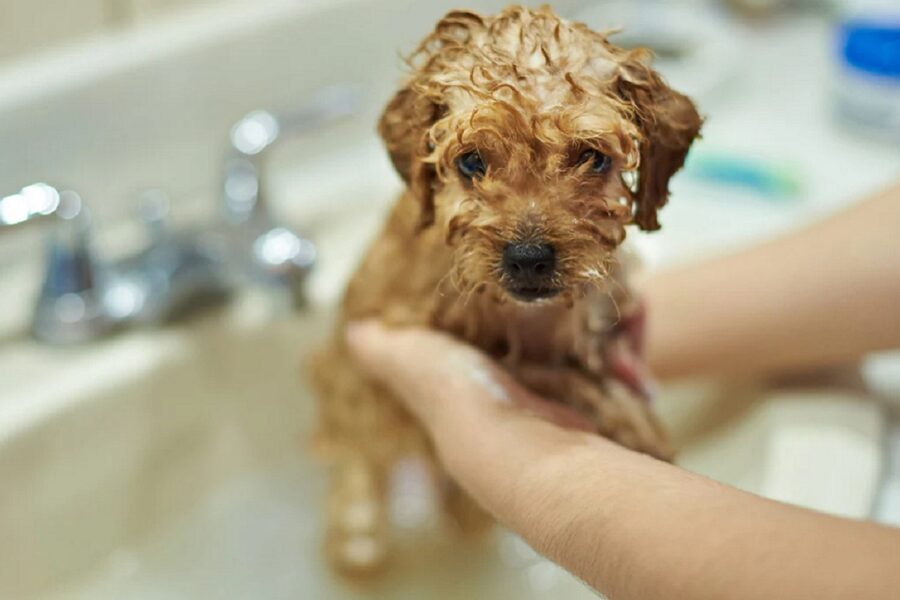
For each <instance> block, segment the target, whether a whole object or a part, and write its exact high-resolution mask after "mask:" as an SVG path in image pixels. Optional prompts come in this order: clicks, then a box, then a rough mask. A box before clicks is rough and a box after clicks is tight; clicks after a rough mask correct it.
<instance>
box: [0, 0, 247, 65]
mask: <svg viewBox="0 0 900 600" xmlns="http://www.w3.org/2000/svg"><path fill="white" fill-rule="evenodd" d="M226 1H249V0H0V63H2V62H5V61H8V60H11V59H15V58H17V57H22V56H24V55H27V54H28V53H29V52H36V51H39V50H42V49H46V48H48V47H52V46H55V45H61V44H65V43H66V42H69V41H72V40H76V39H78V38H83V37H85V36H88V35H91V34H92V33H97V32H101V31H104V30H108V29H116V28H122V27H131V26H134V25H137V24H140V23H142V22H145V21H147V20H148V19H153V18H156V17H159V16H163V15H166V14H171V13H173V12H174V11H177V10H178V9H180V8H184V7H186V6H189V5H191V4H201V3H202V4H210V3H214V2H226Z"/></svg>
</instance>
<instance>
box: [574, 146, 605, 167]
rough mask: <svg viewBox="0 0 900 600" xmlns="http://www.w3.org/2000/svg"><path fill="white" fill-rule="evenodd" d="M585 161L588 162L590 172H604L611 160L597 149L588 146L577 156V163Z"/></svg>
mask: <svg viewBox="0 0 900 600" xmlns="http://www.w3.org/2000/svg"><path fill="white" fill-rule="evenodd" d="M585 163H590V165H591V172H593V173H605V172H606V171H607V170H608V169H609V166H610V164H612V160H611V159H610V158H609V157H608V156H607V155H605V154H603V153H602V152H600V151H599V150H594V149H593V148H588V149H587V150H585V151H584V152H582V153H581V155H580V156H579V157H578V164H579V165H583V164H585Z"/></svg>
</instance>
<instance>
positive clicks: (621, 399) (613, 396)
mask: <svg viewBox="0 0 900 600" xmlns="http://www.w3.org/2000/svg"><path fill="white" fill-rule="evenodd" d="M604 388H605V389H604V391H603V392H602V393H599V392H598V391H594V390H590V392H589V393H587V394H584V395H582V399H587V400H588V404H589V409H590V412H591V413H592V417H593V420H594V421H595V422H596V423H597V428H598V431H599V433H600V434H601V435H603V436H604V437H607V438H609V439H611V440H613V441H615V442H618V443H619V444H621V445H623V446H625V447H626V448H630V449H632V450H637V451H638V452H643V453H645V454H649V455H650V456H653V457H655V458H658V459H660V460H665V461H671V460H672V459H673V458H674V456H675V453H674V452H673V450H672V448H671V446H670V445H669V441H668V439H667V436H666V432H665V429H664V428H663V426H662V425H661V424H660V422H659V419H657V417H656V415H655V414H654V413H653V409H652V407H651V406H650V403H649V402H648V401H647V400H645V399H644V398H642V397H640V396H638V395H637V394H636V393H635V392H634V391H632V390H631V389H629V388H628V387H627V386H625V385H623V384H621V383H619V382H617V381H615V380H612V381H607V382H605V385H604Z"/></svg>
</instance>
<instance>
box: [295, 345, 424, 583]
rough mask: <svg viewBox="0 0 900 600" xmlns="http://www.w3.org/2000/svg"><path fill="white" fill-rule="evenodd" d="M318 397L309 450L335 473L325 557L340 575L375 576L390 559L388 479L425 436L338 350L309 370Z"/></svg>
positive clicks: (327, 353)
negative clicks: (313, 437) (315, 426)
mask: <svg viewBox="0 0 900 600" xmlns="http://www.w3.org/2000/svg"><path fill="white" fill-rule="evenodd" d="M310 366H311V379H312V382H313V384H314V386H315V387H316V388H317V392H318V394H317V395H318V397H319V431H318V432H317V434H316V440H315V443H314V448H315V449H316V450H317V451H318V453H319V454H320V455H322V456H323V457H324V458H326V459H327V460H328V462H329V463H331V465H332V473H331V483H330V489H329V494H328V526H327V531H326V540H325V550H326V554H327V557H328V559H329V561H330V562H331V565H332V566H333V567H334V568H335V569H336V570H337V571H339V572H341V573H343V574H346V575H351V576H356V575H367V574H373V573H377V572H378V571H379V569H380V568H381V567H382V565H383V564H384V562H385V561H386V560H387V558H388V554H389V539H388V538H389V528H388V523H387V508H386V488H387V478H388V476H389V474H390V473H391V470H392V469H393V466H394V463H395V462H396V460H397V459H398V458H399V457H400V456H402V455H404V454H408V453H409V452H411V451H415V450H416V449H417V448H418V446H419V445H420V444H421V443H423V442H422V440H424V434H422V433H421V430H420V428H419V427H418V426H417V425H416V424H415V422H414V421H413V420H412V418H411V417H410V415H409V414H408V413H407V412H406V411H405V410H404V409H403V408H402V406H401V405H400V404H399V403H398V402H397V401H396V400H395V399H394V398H393V397H392V396H391V394H390V393H389V392H388V391H387V390H386V389H384V388H382V387H380V386H378V385H376V384H374V383H372V382H371V381H370V380H368V379H367V378H366V377H365V376H363V374H362V373H360V372H359V370H358V369H357V368H356V366H355V365H354V364H353V361H352V360H351V359H350V357H349V356H348V354H347V352H346V350H345V349H344V348H343V345H342V344H339V343H333V344H331V345H329V346H327V347H326V348H325V349H324V351H323V352H322V353H320V354H319V355H318V356H316V357H315V359H314V361H313V362H312V363H311V365H310Z"/></svg>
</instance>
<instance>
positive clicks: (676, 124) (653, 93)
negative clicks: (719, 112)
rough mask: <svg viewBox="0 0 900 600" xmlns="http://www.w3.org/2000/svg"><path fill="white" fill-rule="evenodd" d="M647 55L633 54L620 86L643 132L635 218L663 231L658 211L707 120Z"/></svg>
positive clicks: (626, 62)
mask: <svg viewBox="0 0 900 600" xmlns="http://www.w3.org/2000/svg"><path fill="white" fill-rule="evenodd" d="M647 59H648V56H647V54H646V53H643V52H640V51H631V52H629V54H628V55H627V56H626V58H625V60H624V61H622V63H620V73H619V78H618V80H617V84H616V85H617V87H618V93H619V94H620V96H621V97H622V98H623V99H624V100H625V101H626V102H628V103H629V104H630V105H631V108H632V109H633V111H634V120H635V124H636V125H637V127H638V129H639V130H640V132H641V141H640V154H641V160H640V166H639V178H638V187H637V192H636V194H635V200H636V207H635V214H634V222H635V223H637V225H638V227H640V228H641V229H643V230H645V231H652V230H655V229H659V221H658V220H657V217H656V213H657V211H658V210H659V209H660V208H661V207H662V206H663V205H664V204H665V203H666V200H668V198H669V179H671V178H672V176H673V175H674V174H675V173H676V172H677V171H678V169H680V168H681V167H682V165H683V164H684V159H685V157H686V156H687V153H688V149H689V148H690V146H691V142H693V141H694V138H696V137H697V136H698V135H699V133H700V126H701V125H702V123H703V119H702V118H701V117H700V115H699V114H698V113H697V108H696V107H695V106H694V103H693V102H692V101H691V99H690V98H688V97H687V96H684V95H683V94H679V93H678V92H676V91H675V90H673V89H672V88H670V87H669V86H668V85H666V83H665V82H664V81H663V79H662V77H660V76H659V74H658V73H657V72H656V71H654V70H653V69H652V68H650V67H649V66H648V65H647V64H646V62H645V61H647Z"/></svg>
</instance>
